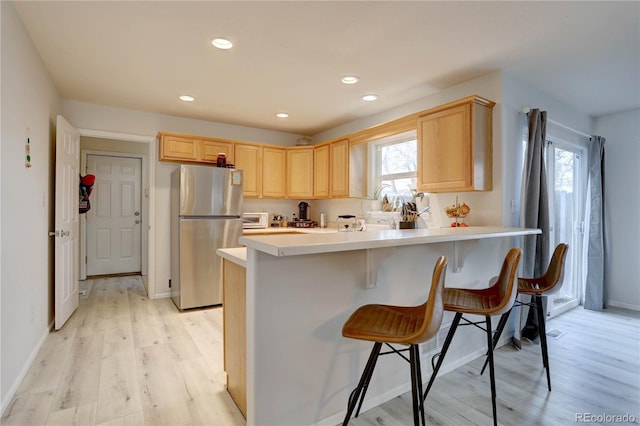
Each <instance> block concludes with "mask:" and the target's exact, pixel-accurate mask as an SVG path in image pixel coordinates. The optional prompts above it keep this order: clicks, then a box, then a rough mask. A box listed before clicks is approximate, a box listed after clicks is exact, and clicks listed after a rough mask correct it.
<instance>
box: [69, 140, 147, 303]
mask: <svg viewBox="0 0 640 426" xmlns="http://www.w3.org/2000/svg"><path fill="white" fill-rule="evenodd" d="M78 132H80V136H81V137H82V136H86V137H93V138H101V139H111V140H119V141H128V142H141V143H146V144H149V149H148V154H147V155H143V154H127V156H128V157H134V156H136V155H142V157H141V158H142V203H141V208H142V213H141V216H142V220H143V224H144V223H146V226H143V227H142V241H141V243H142V247H143V249H142V258H141V261H142V275H145V274H146V275H147V280H146V283H145V287H146V290H147V296H148V297H149V298H150V299H153V298H155V293H156V291H155V256H156V253H155V241H156V234H155V228H156V226H155V198H156V193H155V186H156V179H155V176H156V173H155V170H156V161H157V160H158V143H157V142H158V141H157V138H156V137H155V136H143V135H134V134H130V133H119V132H110V131H104V130H95V129H82V128H78ZM86 152H87V153H88V154H91V153H93V154H96V153H99V155H113V156H115V155H114V154H115V153H112V152H107V151H95V150H87V151H86ZM81 155H82V156H83V155H84V152H81ZM82 164H83V166H84V165H86V158H85V157H83V163H82ZM81 216H82V215H81ZM80 220H81V225H80V226H81V233H82V234H81V235H82V238H81V246H82V247H81V255H80V256H81V259H83V258H84V257H83V256H86V222H85V221H86V218H84V217H81V219H80ZM83 243H84V244H83ZM80 265H81V275H80V277H81V278H80V279H86V273H87V269H86V264H85V263H84V262H80Z"/></svg>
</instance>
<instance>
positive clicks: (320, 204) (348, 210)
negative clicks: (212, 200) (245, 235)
mask: <svg viewBox="0 0 640 426" xmlns="http://www.w3.org/2000/svg"><path fill="white" fill-rule="evenodd" d="M456 195H457V196H458V201H459V202H460V203H463V202H465V203H466V204H468V205H469V206H470V207H471V212H470V213H469V216H468V217H467V218H466V219H465V222H466V223H468V224H469V225H471V226H473V225H483V226H487V225H498V226H500V225H501V223H500V217H501V216H500V207H499V206H496V205H493V203H490V202H488V200H487V198H488V197H487V193H482V192H479V193H461V194H429V197H425V198H424V199H423V200H422V201H420V200H418V202H417V207H418V210H421V209H423V208H424V207H426V206H430V207H431V210H430V211H429V212H425V213H423V214H422V215H421V216H420V218H419V220H418V228H439V227H446V226H449V225H450V224H451V222H452V219H450V218H448V217H447V215H446V214H445V212H444V207H445V206H449V205H452V204H455V202H456ZM485 200H487V201H485ZM300 201H306V202H307V203H309V210H308V211H309V218H310V219H311V220H315V221H317V222H320V213H326V214H327V219H328V222H329V223H330V224H335V222H336V218H337V217H338V215H343V214H352V215H355V216H356V217H358V218H365V219H367V221H368V222H369V223H372V222H376V221H377V219H378V217H379V215H380V214H383V213H382V212H378V213H376V214H375V215H367V212H369V211H371V210H372V207H371V206H372V200H367V199H362V198H338V199H333V200H313V199H304V200H303V199H300V200H276V199H267V198H246V199H245V200H244V211H245V212H267V213H269V219H271V218H272V217H273V215H274V214H280V215H282V216H285V217H288V218H289V219H290V218H291V217H292V214H293V213H295V214H296V216H297V215H298V203H299V202H300ZM487 204H489V205H487ZM388 214H390V215H391V213H388Z"/></svg>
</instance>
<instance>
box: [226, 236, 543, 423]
mask: <svg viewBox="0 0 640 426" xmlns="http://www.w3.org/2000/svg"><path fill="white" fill-rule="evenodd" d="M539 232H540V231H539V230H537V229H519V228H501V227H468V228H446V229H445V228H433V229H415V230H374V231H365V232H327V231H326V230H325V231H324V232H308V233H300V234H293V235H292V234H285V235H277V234H275V235H256V236H248V235H246V236H244V237H242V238H241V239H240V242H241V244H243V245H245V246H246V249H221V250H218V253H219V254H220V255H221V256H223V257H224V258H225V262H232V263H234V264H237V265H236V266H238V265H240V266H242V267H244V268H246V293H244V294H245V297H246V302H245V308H246V313H245V315H244V319H245V320H246V326H245V327H246V329H245V332H246V340H245V343H246V349H245V350H246V366H245V367H246V388H245V390H246V416H247V424H248V425H313V424H323V425H324V424H327V425H335V424H337V423H340V422H341V421H342V417H343V416H344V412H345V409H346V404H347V399H348V396H349V393H350V392H351V390H352V389H353V388H354V387H355V385H356V383H357V380H358V378H359V376H360V374H361V372H362V369H363V368H364V365H365V363H366V359H367V357H368V354H369V351H370V349H371V348H370V345H368V344H366V343H365V342H358V341H354V340H351V339H344V338H343V337H342V335H341V329H342V325H343V324H344V322H345V321H346V319H347V318H348V317H349V315H350V314H351V313H352V312H353V310H355V309H356V308H357V307H359V306H361V305H364V304H367V303H388V304H398V305H418V304H420V303H422V302H424V299H425V298H426V296H427V292H428V286H429V284H430V282H431V273H432V270H433V265H434V263H435V260H436V259H437V257H438V256H440V255H445V256H447V258H448V260H449V266H448V268H447V276H446V284H445V285H446V286H448V287H473V288H482V287H486V286H487V283H488V282H489V280H490V278H491V277H493V276H495V275H497V274H498V272H499V270H500V266H501V263H502V260H503V258H504V254H505V253H506V252H507V250H508V249H509V248H510V247H513V246H518V245H520V241H519V237H520V236H522V235H532V234H537V233H539ZM225 285H227V284H225ZM234 285H241V283H239V282H237V281H236V282H235V284H234ZM451 319H452V317H451V316H449V315H446V313H445V317H444V319H443V324H442V327H441V331H440V333H439V334H438V336H437V337H436V338H435V339H432V341H430V342H427V343H425V344H424V346H423V347H422V348H421V353H422V355H423V357H424V359H425V360H426V359H428V357H431V356H432V355H433V354H434V353H436V352H437V351H438V349H439V348H440V347H441V345H442V340H443V337H444V333H446V329H447V328H448V325H449V323H450V322H451ZM225 327H226V326H225ZM443 331H444V333H443ZM464 331H466V330H460V331H459V333H458V334H461V335H463V336H462V337H460V336H457V337H456V339H455V340H454V342H453V344H452V346H451V349H450V350H449V353H448V356H447V361H448V362H447V363H445V365H444V367H443V370H441V371H443V373H444V372H446V371H450V370H451V369H454V368H456V367H458V366H460V365H462V364H465V363H467V362H468V361H470V360H472V359H474V358H476V357H477V356H480V355H482V354H483V353H484V351H485V345H484V338H483V336H482V335H481V334H480V333H473V332H470V333H466V334H465V333H464ZM226 356H228V357H233V358H234V359H243V358H244V355H243V354H229V353H227V355H226ZM403 363H404V361H403V360H402V359H401V358H399V357H385V358H383V359H381V360H380V362H379V363H378V366H377V367H376V372H375V374H374V377H373V379H372V382H371V384H370V386H369V390H368V392H367V397H366V399H365V401H364V405H363V411H364V410H367V409H369V408H371V407H373V406H376V405H379V404H381V403H383V402H385V401H387V400H389V399H391V398H393V397H395V396H397V395H400V394H402V393H404V392H406V391H408V390H409V389H410V381H409V374H407V369H406V366H404V365H403ZM424 365H425V368H423V375H424V377H425V379H426V378H428V376H429V374H430V369H429V368H428V363H427V362H424ZM434 391H436V390H434ZM234 398H235V397H234Z"/></svg>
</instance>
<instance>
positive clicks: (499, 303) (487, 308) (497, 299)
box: [423, 248, 522, 425]
mask: <svg viewBox="0 0 640 426" xmlns="http://www.w3.org/2000/svg"><path fill="white" fill-rule="evenodd" d="M521 254H522V251H521V250H520V249H519V248H512V249H511V250H509V252H508V253H507V255H506V257H505V259H504V261H503V262H502V269H501V270H500V275H499V276H498V278H497V281H496V282H495V283H494V284H493V285H492V286H491V287H489V288H486V289H479V290H474V289H463V288H445V289H444V292H443V296H442V298H443V301H444V310H445V311H451V312H455V313H456V315H455V317H454V319H453V322H452V323H451V328H450V329H449V333H448V334H447V337H446V339H445V341H444V344H443V345H442V352H440V356H439V357H438V363H437V364H436V365H435V367H434V368H433V374H431V379H429V384H428V385H427V390H426V391H425V392H424V396H423V399H426V398H427V395H428V394H429V390H430V389H431V386H432V385H433V381H434V380H435V378H436V376H437V375H438V371H439V370H440V367H441V366H442V362H443V361H444V357H445V355H446V354H447V350H448V349H449V345H450V344H451V340H453V335H454V334H455V332H456V329H457V328H458V325H459V324H460V320H464V321H465V322H464V323H463V324H460V325H474V326H476V327H478V328H480V329H482V330H484V331H485V332H486V333H487V355H488V360H489V375H490V377H491V404H492V406H493V424H494V425H497V424H498V419H497V416H496V381H495V375H494V367H493V340H492V335H491V316H492V315H500V314H504V313H505V312H508V311H509V310H510V309H511V307H512V306H513V303H514V302H515V299H516V294H517V292H516V280H515V276H516V270H517V269H518V263H519V262H520V256H521ZM463 314H470V315H483V316H484V317H485V320H484V322H485V327H484V328H483V327H482V326H481V325H480V324H482V321H476V322H473V321H470V320H468V319H467V318H464V317H463ZM436 356H437V355H436ZM434 358H435V357H434Z"/></svg>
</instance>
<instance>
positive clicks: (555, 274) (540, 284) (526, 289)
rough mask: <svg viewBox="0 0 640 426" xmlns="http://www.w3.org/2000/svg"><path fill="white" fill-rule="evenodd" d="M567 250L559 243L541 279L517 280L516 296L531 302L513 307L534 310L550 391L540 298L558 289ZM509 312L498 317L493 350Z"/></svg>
mask: <svg viewBox="0 0 640 426" xmlns="http://www.w3.org/2000/svg"><path fill="white" fill-rule="evenodd" d="M568 250H569V246H568V245H567V244H565V243H560V244H558V245H557V246H556V249H555V250H554V251H553V255H552V256H551V261H550V262H549V267H548V268H547V271H546V272H545V273H544V275H543V276H541V277H536V278H518V296H519V295H521V294H527V295H530V296H531V301H530V302H529V303H525V302H522V301H518V300H517V299H516V302H515V304H514V306H521V305H527V306H530V307H531V309H536V311H537V314H538V315H537V317H538V331H539V334H540V347H541V350H542V365H543V366H544V368H545V369H546V370H547V388H548V389H549V391H551V373H550V372H549V352H548V350H547V325H546V321H545V313H544V309H543V306H542V297H543V296H548V295H550V294H553V293H554V292H555V291H557V290H558V289H559V288H560V287H558V286H557V285H558V283H562V278H563V277H564V261H565V258H566V257H567V251H568ZM510 313H511V310H509V311H508V312H505V313H504V314H502V316H501V317H500V321H499V322H498V327H497V328H496V332H495V334H494V335H493V348H494V349H495V347H496V345H497V344H498V341H499V340H500V335H501V334H502V330H503V329H504V326H505V325H506V324H507V320H508V319H509V314H510ZM488 361H489V360H488V359H487V360H485V362H484V366H483V367H482V371H481V372H480V374H482V373H484V369H485V368H486V367H487V362H488Z"/></svg>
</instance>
